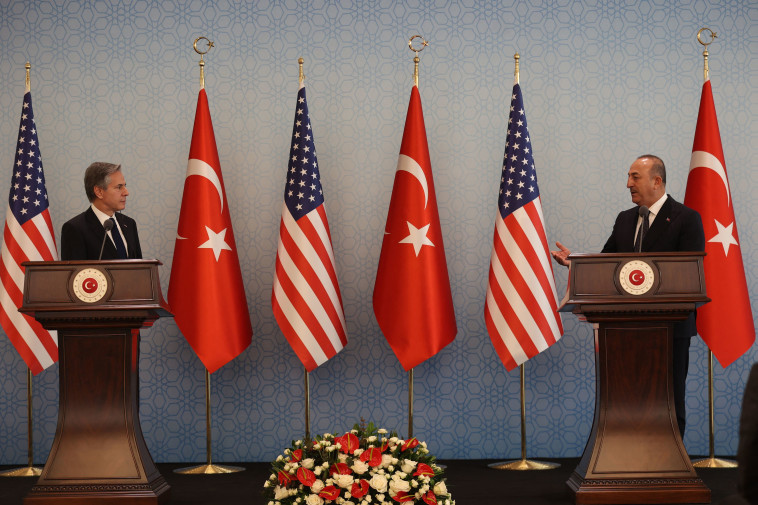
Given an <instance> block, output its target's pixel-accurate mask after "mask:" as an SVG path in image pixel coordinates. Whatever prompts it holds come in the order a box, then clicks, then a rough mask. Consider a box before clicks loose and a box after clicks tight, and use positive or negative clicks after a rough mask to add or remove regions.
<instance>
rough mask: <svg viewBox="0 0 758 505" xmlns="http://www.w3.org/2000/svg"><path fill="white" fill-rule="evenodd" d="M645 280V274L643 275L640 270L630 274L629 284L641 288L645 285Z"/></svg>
mask: <svg viewBox="0 0 758 505" xmlns="http://www.w3.org/2000/svg"><path fill="white" fill-rule="evenodd" d="M644 280H645V274H643V273H642V272H640V271H639V270H635V271H634V272H632V273H631V274H629V282H631V283H632V284H634V285H635V286H639V285H640V284H642V283H643V281H644Z"/></svg>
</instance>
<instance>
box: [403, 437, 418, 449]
mask: <svg viewBox="0 0 758 505" xmlns="http://www.w3.org/2000/svg"><path fill="white" fill-rule="evenodd" d="M417 445H418V440H416V437H413V438H409V439H408V440H406V441H405V442H404V443H403V446H402V447H401V448H400V450H401V451H407V450H408V449H413V448H415V447H416V446H417Z"/></svg>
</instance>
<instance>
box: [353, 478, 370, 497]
mask: <svg viewBox="0 0 758 505" xmlns="http://www.w3.org/2000/svg"><path fill="white" fill-rule="evenodd" d="M366 493H368V481H367V480H366V479H361V480H359V481H356V482H353V486H352V487H351V488H350V494H351V495H353V498H363V497H364V496H366Z"/></svg>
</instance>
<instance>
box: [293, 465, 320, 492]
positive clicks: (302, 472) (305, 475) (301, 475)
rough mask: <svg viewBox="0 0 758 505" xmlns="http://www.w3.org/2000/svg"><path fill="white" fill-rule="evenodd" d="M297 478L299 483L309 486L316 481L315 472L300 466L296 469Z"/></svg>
mask: <svg viewBox="0 0 758 505" xmlns="http://www.w3.org/2000/svg"><path fill="white" fill-rule="evenodd" d="M297 480H299V481H300V483H301V484H303V485H305V486H308V487H310V486H312V485H313V483H314V482H316V474H315V473H313V472H311V471H310V470H308V469H307V468H303V467H302V466H301V467H300V468H298V469H297Z"/></svg>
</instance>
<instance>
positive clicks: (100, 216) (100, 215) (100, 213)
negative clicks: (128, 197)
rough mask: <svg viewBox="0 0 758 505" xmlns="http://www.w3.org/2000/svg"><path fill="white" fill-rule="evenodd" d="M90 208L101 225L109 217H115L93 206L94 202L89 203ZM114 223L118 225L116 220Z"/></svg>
mask: <svg viewBox="0 0 758 505" xmlns="http://www.w3.org/2000/svg"><path fill="white" fill-rule="evenodd" d="M90 208H91V209H92V212H94V213H95V217H97V219H98V220H99V221H100V224H101V225H105V222H106V221H107V220H109V219H110V218H111V217H113V218H114V220H115V218H116V215H115V214H114V215H113V216H109V215H108V214H106V213H105V212H103V211H102V210H100V209H98V208H97V207H95V204H90ZM116 224H117V225H118V221H116Z"/></svg>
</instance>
